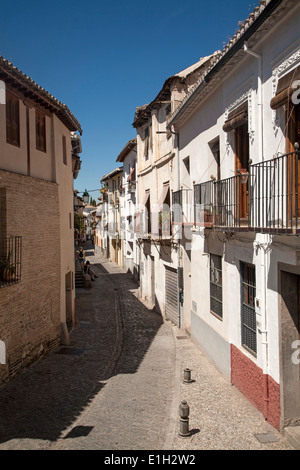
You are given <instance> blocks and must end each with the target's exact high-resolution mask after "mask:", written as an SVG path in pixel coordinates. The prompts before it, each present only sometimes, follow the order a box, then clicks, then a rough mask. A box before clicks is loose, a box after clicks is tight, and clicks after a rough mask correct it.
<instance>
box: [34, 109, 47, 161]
mask: <svg viewBox="0 0 300 470" xmlns="http://www.w3.org/2000/svg"><path fill="white" fill-rule="evenodd" d="M35 130H36V148H37V150H41V151H42V152H46V118H45V116H44V115H43V114H42V113H39V112H38V111H36V112H35Z"/></svg>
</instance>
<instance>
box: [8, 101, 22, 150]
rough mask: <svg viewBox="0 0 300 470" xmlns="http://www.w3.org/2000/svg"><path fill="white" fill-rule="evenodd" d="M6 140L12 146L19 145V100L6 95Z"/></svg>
mask: <svg viewBox="0 0 300 470" xmlns="http://www.w3.org/2000/svg"><path fill="white" fill-rule="evenodd" d="M6 140H7V142H8V143H10V144H13V145H17V146H19V145H20V115H19V100H18V98H16V97H15V96H13V95H11V94H9V93H7V94H6Z"/></svg>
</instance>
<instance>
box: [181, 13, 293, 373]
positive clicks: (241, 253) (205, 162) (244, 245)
mask: <svg viewBox="0 0 300 470" xmlns="http://www.w3.org/2000/svg"><path fill="white" fill-rule="evenodd" d="M299 19H300V7H299V5H297V6H296V7H295V8H294V10H293V11H290V12H287V14H286V16H285V18H284V20H283V21H282V22H281V23H280V24H277V25H276V26H275V27H274V28H273V30H272V32H270V33H268V34H264V36H263V38H262V40H261V41H260V42H259V43H258V44H257V45H256V47H255V51H256V52H258V53H260V54H262V55H263V61H262V70H263V74H262V79H263V93H262V96H263V158H264V159H266V160H268V159H271V158H272V157H273V156H274V155H275V154H276V153H277V152H282V153H284V152H285V138H284V122H285V121H284V119H285V118H284V110H283V109H281V110H279V111H277V112H276V113H275V114H276V116H275V117H276V119H277V122H276V125H275V126H274V113H273V111H272V109H271V108H270V100H271V98H272V97H273V96H274V91H275V89H274V82H273V79H274V73H275V71H276V69H277V68H278V67H280V66H281V65H282V64H283V63H284V62H285V61H286V62H287V63H286V67H285V70H286V71H288V70H289V69H290V68H291V67H295V66H296V65H299V63H300V52H299V50H300V39H299ZM258 65H259V63H258V60H257V59H256V58H254V57H252V56H249V55H247V54H246V53H245V56H244V58H243V59H242V60H241V61H239V63H238V65H237V66H235V67H234V68H233V69H232V72H231V73H229V74H227V75H226V78H225V79H224V80H223V82H222V83H221V84H220V85H219V86H218V87H216V88H215V89H214V90H213V92H212V93H211V94H210V96H209V97H207V98H206V99H205V100H204V101H203V102H202V103H201V106H199V107H198V109H197V110H196V111H195V112H194V113H193V114H192V115H191V116H190V117H189V119H188V120H187V121H186V122H185V123H184V124H183V125H182V126H181V127H180V128H179V129H176V130H177V131H179V132H180V162H182V160H183V159H184V158H186V157H187V156H189V157H190V169H191V176H190V177H188V176H187V175H186V174H185V173H184V171H182V173H181V177H185V178H186V179H185V180H184V182H183V180H182V184H183V183H184V184H186V181H188V183H187V184H189V185H191V184H192V182H193V181H195V183H200V182H205V181H208V180H210V176H211V175H214V176H216V164H215V161H214V159H213V156H212V154H211V152H210V149H209V145H208V143H209V142H210V141H212V140H213V139H215V138H216V137H217V136H220V161H221V179H224V178H227V177H230V176H233V175H234V154H233V148H232V145H231V142H230V139H229V140H227V135H226V134H225V133H224V132H223V130H222V126H223V124H224V122H225V119H226V115H225V111H226V109H230V107H233V106H234V105H235V104H238V102H239V99H241V97H243V96H244V98H245V97H246V98H247V93H248V102H249V106H250V107H251V110H250V113H251V116H250V117H251V125H250V131H251V137H252V139H251V141H250V158H251V159H252V162H253V163H256V162H258V161H259V159H260V157H261V152H260V128H259V119H258V117H259V116H258V98H259V95H258V89H257V86H258V79H257V74H258V70H259V68H258ZM281 68H282V69H283V67H281ZM281 73H284V72H282V71H281ZM272 74H273V75H272ZM181 168H182V165H181ZM205 233H208V231H206V232H205ZM219 237H220V239H222V238H224V234H222V233H221V234H219ZM274 240H275V242H274ZM274 240H273V239H272V241H273V243H272V245H271V250H270V251H268V252H267V255H266V257H264V256H263V249H262V248H258V250H257V251H256V250H255V246H256V243H257V242H258V243H263V244H265V243H266V242H268V241H269V236H267V235H262V234H257V235H256V236H255V235H254V234H252V235H251V234H248V235H243V234H238V233H237V234H235V236H234V238H233V239H231V240H227V241H226V243H223V242H221V241H219V239H218V236H217V235H216V234H215V235H213V234H211V235H210V236H209V238H208V239H205V238H204V232H201V233H200V232H199V233H194V235H193V240H192V243H193V245H192V250H193V251H192V263H191V266H190V267H189V263H188V261H187V262H186V263H185V276H187V275H188V274H187V271H190V273H191V278H190V283H191V298H190V299H189V298H187V297H185V302H189V304H190V305H188V306H187V305H185V307H184V311H187V310H188V309H189V308H190V309H191V310H193V312H194V313H195V314H196V315H198V316H199V317H200V318H201V319H202V320H204V321H205V323H206V324H207V325H209V327H210V328H211V329H212V330H213V331H215V332H217V333H218V334H219V335H220V336H221V337H222V338H224V339H225V340H226V341H228V342H229V343H233V344H234V345H235V346H237V347H238V348H241V349H242V350H243V353H244V354H245V355H247V356H249V357H250V358H251V359H252V360H253V361H254V362H255V363H256V364H257V365H258V366H259V367H261V368H263V367H264V357H263V346H262V339H263V338H262V333H261V331H260V328H259V325H260V324H261V320H262V313H263V312H262V311H260V310H259V309H258V310H257V321H258V331H257V357H254V356H253V355H252V354H250V353H248V352H247V351H246V350H245V349H243V348H242V346H241V312H240V273H239V265H240V261H244V262H249V263H252V264H254V265H255V267H256V295H257V298H258V299H260V300H263V299H264V297H265V300H266V324H267V341H268V369H267V371H265V372H267V373H268V374H270V375H271V376H272V377H273V378H274V379H275V380H276V381H277V382H279V379H280V377H279V323H278V318H279V308H278V263H287V264H290V265H292V266H295V263H296V257H295V250H296V249H300V243H299V241H298V238H296V237H286V236H283V235H282V236H277V237H275V239H274ZM209 252H211V253H216V254H220V255H223V319H222V320H221V321H220V320H219V319H217V318H216V317H214V316H213V315H212V314H211V313H210V311H209V257H208V256H207V255H206V253H209ZM265 268H266V270H267V276H266V280H267V288H266V289H265V284H264V279H265ZM186 325H187V328H189V319H188V316H187V323H186Z"/></svg>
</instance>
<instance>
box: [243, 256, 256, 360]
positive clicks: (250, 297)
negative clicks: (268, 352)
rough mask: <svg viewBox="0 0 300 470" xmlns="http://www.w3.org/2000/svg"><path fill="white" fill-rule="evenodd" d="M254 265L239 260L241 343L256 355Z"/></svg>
mask: <svg viewBox="0 0 300 470" xmlns="http://www.w3.org/2000/svg"><path fill="white" fill-rule="evenodd" d="M255 296H256V281H255V266H253V265H252V264H248V263H242V262H241V315H242V345H243V347H244V348H245V349H247V350H249V351H250V352H251V353H253V354H255V355H256V314H255Z"/></svg>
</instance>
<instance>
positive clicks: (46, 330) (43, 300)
mask: <svg viewBox="0 0 300 470" xmlns="http://www.w3.org/2000/svg"><path fill="white" fill-rule="evenodd" d="M0 196H1V203H0V224H1V227H2V230H1V231H0V233H1V235H2V236H3V229H5V231H6V236H21V237H22V252H21V280H20V282H18V283H16V284H13V285H9V286H4V287H3V286H2V287H0V340H1V341H3V342H4V344H5V350H6V360H5V364H0V385H1V384H2V383H4V382H5V381H7V380H9V379H10V378H11V377H12V376H14V375H15V374H16V373H18V372H19V371H21V370H22V369H23V368H25V367H26V366H28V365H29V364H30V363H32V362H34V361H35V360H36V359H37V358H39V357H40V356H41V355H43V354H45V353H47V352H48V351H50V350H51V349H52V348H53V347H55V346H57V345H58V344H59V341H60V295H61V292H60V289H61V287H60V281H61V279H60V276H61V274H60V220H59V199H58V186H57V184H55V183H51V182H46V181H42V180H39V179H36V178H32V177H27V176H24V175H19V174H14V173H10V172H5V171H0ZM4 206H5V207H4ZM4 214H5V215H4ZM4 218H5V220H4Z"/></svg>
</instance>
